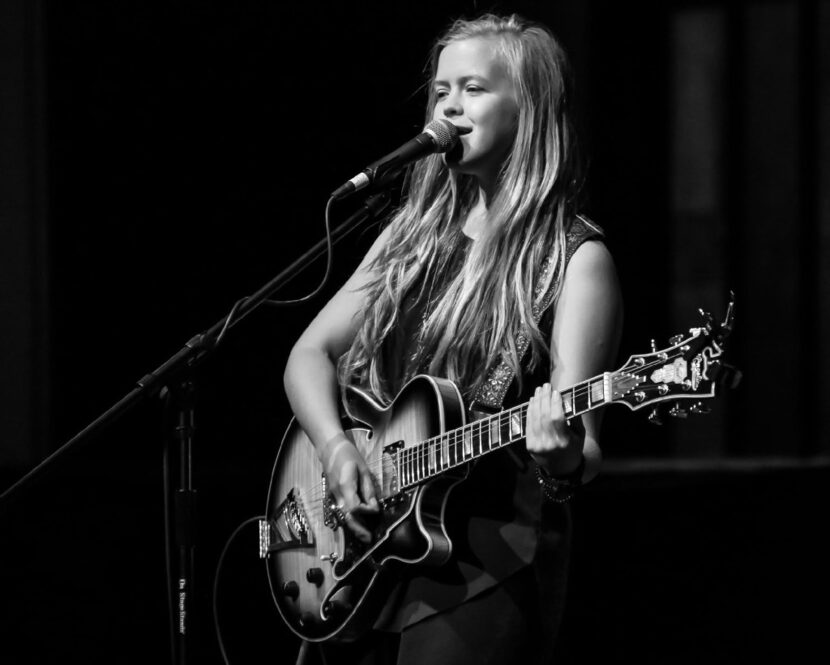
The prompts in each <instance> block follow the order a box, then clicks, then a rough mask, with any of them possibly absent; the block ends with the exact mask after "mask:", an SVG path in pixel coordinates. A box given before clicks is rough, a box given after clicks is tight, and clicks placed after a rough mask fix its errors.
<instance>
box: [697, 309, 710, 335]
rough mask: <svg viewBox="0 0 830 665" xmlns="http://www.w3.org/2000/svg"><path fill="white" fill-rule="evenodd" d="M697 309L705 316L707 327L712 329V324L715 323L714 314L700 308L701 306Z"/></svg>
mask: <svg viewBox="0 0 830 665" xmlns="http://www.w3.org/2000/svg"><path fill="white" fill-rule="evenodd" d="M697 311H698V313H699V314H700V316H701V317H702V318H703V320H704V321H705V322H706V329H707V330H709V331H711V330H712V324H713V323H714V319H713V318H712V315H711V314H710V313H709V312H705V311H703V309H700V308H698V310H697Z"/></svg>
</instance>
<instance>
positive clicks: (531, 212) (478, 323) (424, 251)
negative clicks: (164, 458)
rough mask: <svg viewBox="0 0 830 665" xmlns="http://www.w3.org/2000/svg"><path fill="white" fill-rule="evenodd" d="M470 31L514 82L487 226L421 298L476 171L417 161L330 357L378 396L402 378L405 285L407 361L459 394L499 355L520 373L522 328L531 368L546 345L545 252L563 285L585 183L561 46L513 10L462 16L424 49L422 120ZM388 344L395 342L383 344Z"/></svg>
mask: <svg viewBox="0 0 830 665" xmlns="http://www.w3.org/2000/svg"><path fill="white" fill-rule="evenodd" d="M474 37H487V38H495V39H494V41H495V43H496V48H497V53H498V54H499V56H500V57H501V58H502V60H503V63H504V64H505V65H506V67H507V71H508V75H509V76H510V78H511V80H512V81H513V85H514V89H515V91H516V97H517V102H518V106H519V118H518V123H517V129H516V136H515V139H514V142H513V146H512V150H511V152H510V154H509V156H508V157H507V159H506V160H505V162H504V164H503V167H502V169H501V172H500V175H499V181H498V187H497V193H496V195H495V196H494V197H493V199H492V200H491V201H490V206H489V209H488V213H487V215H488V219H487V224H486V231H485V232H484V234H483V235H482V236H480V237H479V238H478V239H477V240H476V242H475V243H473V244H472V246H471V248H470V250H469V254H468V256H467V259H466V261H465V262H464V265H463V267H462V268H461V269H460V271H459V272H458V273H457V274H456V275H455V276H454V278H453V279H452V281H450V282H449V283H447V284H445V285H442V289H441V294H440V297H438V298H437V299H436V300H435V301H434V302H427V301H428V300H429V299H430V297H431V295H430V293H429V292H430V291H431V289H427V288H426V283H427V281H428V276H429V275H434V274H436V271H441V270H442V269H443V268H444V267H445V266H446V263H447V261H448V259H449V256H450V254H451V252H450V251H449V250H448V248H453V247H456V246H457V245H458V243H460V242H462V231H461V223H460V222H461V221H463V219H464V218H465V215H466V214H467V213H468V212H469V211H470V209H471V208H472V206H473V204H474V203H475V202H476V199H477V197H478V186H477V183H476V181H475V179H474V178H473V177H472V176H468V175H463V174H457V173H454V172H451V171H450V170H449V169H448V168H447V167H446V165H445V163H444V161H443V159H442V158H441V156H439V155H432V156H430V157H429V158H426V159H423V160H421V161H420V162H418V163H417V164H416V165H415V166H414V167H413V169H412V171H411V173H410V174H409V177H408V178H407V181H406V183H405V191H406V195H405V196H404V199H403V203H402V205H401V207H400V209H399V210H398V211H397V212H396V214H395V215H394V216H393V218H392V220H391V221H390V225H391V227H392V228H391V233H390V236H389V240H388V243H387V244H386V246H385V247H384V248H383V250H382V251H381V252H380V253H379V255H378V256H377V258H376V259H375V261H374V262H373V264H372V265H371V266H370V268H371V271H372V276H373V277H372V279H371V280H370V282H369V284H368V285H367V286H366V290H367V302H368V306H367V308H366V310H365V312H364V313H363V319H362V322H361V324H360V328H359V331H358V333H357V335H356V337H355V339H354V341H353V343H352V345H351V348H350V349H349V351H348V352H347V353H346V354H344V356H343V357H342V358H341V359H340V362H339V365H338V369H339V377H340V381H341V385H343V386H345V385H347V384H355V383H356V384H359V385H361V386H363V387H365V388H368V389H369V390H371V391H372V392H373V393H374V394H375V396H376V397H378V398H379V399H380V400H382V401H384V402H388V401H391V399H392V398H393V397H394V396H395V393H396V392H397V390H399V389H400V387H401V385H397V384H396V382H395V380H394V379H393V378H392V377H400V373H401V367H402V363H403V362H404V359H403V352H404V349H396V348H394V347H395V345H396V344H400V343H401V340H400V335H399V334H398V335H396V332H397V331H396V328H397V327H398V326H399V324H400V323H401V318H402V317H401V314H402V311H401V310H402V307H403V306H404V302H405V300H406V301H407V302H410V299H411V298H413V294H414V298H415V299H416V302H419V303H420V304H421V305H422V306H426V308H427V309H426V311H427V316H426V318H425V320H424V322H423V325H422V329H421V332H420V340H421V345H420V347H419V349H418V350H417V351H416V353H417V355H418V358H417V359H416V362H415V363H414V366H415V367H423V369H424V371H426V372H427V373H429V374H433V375H436V376H443V377H445V378H448V379H451V380H453V381H455V382H456V383H457V384H458V385H459V387H460V388H461V390H462V393H463V394H464V395H465V397H467V398H469V397H470V396H471V395H472V393H473V391H474V390H475V388H476V387H477V386H478V385H479V383H481V382H482V381H483V380H484V378H485V377H486V374H487V371H488V370H489V369H490V368H491V367H492V366H493V365H494V364H495V362H496V361H497V360H498V359H499V357H500V356H501V355H502V354H505V358H506V359H507V360H508V362H509V363H510V365H511V366H512V368H513V369H514V371H515V372H516V375H517V377H519V378H521V374H522V372H521V371H520V369H521V368H520V363H521V360H522V359H521V358H520V357H519V353H518V351H517V348H516V340H515V338H516V334H517V332H518V331H519V329H520V328H524V329H525V330H526V331H528V333H529V337H530V340H531V344H530V356H529V360H528V365H527V367H528V369H530V370H532V369H534V368H535V367H536V366H537V365H538V363H539V362H540V361H541V360H542V359H543V358H545V357H547V355H548V353H549V350H548V344H547V340H546V339H544V336H543V335H542V334H541V333H540V331H539V328H538V326H537V324H536V321H534V318H533V315H532V306H533V298H534V295H533V294H534V289H535V288H536V287H537V286H538V285H537V281H538V279H539V277H540V268H541V266H542V263H543V260H544V259H545V257H550V258H551V260H552V263H551V265H552V266H554V269H552V270H550V271H549V272H548V275H547V282H548V283H547V284H544V285H541V286H542V288H547V287H548V286H550V285H551V284H554V285H557V286H556V288H560V285H561V282H562V279H561V277H562V274H563V272H564V260H563V256H564V242H565V234H566V232H567V230H568V227H569V224H570V223H571V220H572V219H573V217H574V215H575V213H576V212H577V211H576V209H575V206H576V199H577V196H578V193H579V190H580V185H581V176H580V169H579V160H578V151H577V149H576V144H575V133H574V129H573V126H572V123H571V119H570V116H569V112H568V105H569V101H570V100H569V97H570V90H569V86H570V84H569V77H570V74H569V66H568V62H567V57H566V54H565V52H564V50H563V49H562V47H561V46H560V45H559V43H558V42H557V40H556V39H555V38H554V37H553V35H552V34H551V33H550V31H549V30H548V29H547V28H545V27H544V26H541V25H538V24H534V23H530V22H527V21H525V20H524V19H522V18H520V17H518V16H516V15H511V16H506V17H502V16H496V15H494V14H485V15H483V16H481V17H479V18H477V19H474V20H463V19H459V20H457V21H455V22H454V23H453V24H452V25H451V26H450V28H449V30H448V31H447V32H446V33H445V34H444V36H443V37H441V38H439V39H438V40H437V42H436V43H435V45H434V47H433V49H432V53H431V58H430V68H429V77H430V86H429V91H430V92H429V102H428V105H427V112H426V120H427V121H429V120H431V119H432V113H433V109H434V108H435V104H436V97H435V91H434V88H433V86H432V82H433V81H434V79H435V75H436V70H437V65H438V57H439V55H440V53H441V51H442V50H443V49H444V48H445V47H446V46H447V45H448V44H451V43H454V42H458V41H462V40H466V39H471V38H474ZM390 347H392V352H391V353H384V352H382V351H381V349H383V348H386V349H389V348H390ZM406 351H407V352H408V353H411V352H412V351H413V350H412V349H407V350H406ZM419 371H420V370H419ZM400 378H403V379H406V378H409V377H400Z"/></svg>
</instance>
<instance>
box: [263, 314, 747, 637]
mask: <svg viewBox="0 0 830 665" xmlns="http://www.w3.org/2000/svg"><path fill="white" fill-rule="evenodd" d="M701 314H703V316H704V318H705V320H704V325H703V326H701V327H699V328H692V329H691V330H690V331H689V334H688V335H677V336H675V337H672V338H671V340H670V342H669V343H670V346H668V347H667V348H665V349H663V350H659V351H658V350H655V349H654V344H653V342H652V352H651V353H645V354H640V355H633V356H631V357H629V359H628V361H627V362H626V363H625V364H624V365H623V366H622V367H621V368H620V369H618V370H617V371H614V372H605V373H603V374H601V375H599V376H595V377H593V378H590V379H588V380H586V381H582V382H581V383H578V384H576V385H574V386H572V387H570V388H566V389H563V390H560V393H561V394H562V400H563V404H564V408H565V416H566V418H573V417H576V416H579V415H581V414H583V413H586V412H588V411H590V410H592V409H597V408H600V407H602V406H605V405H607V404H624V405H625V406H627V407H628V408H629V409H631V410H632V411H636V410H638V409H642V408H644V407H648V406H651V407H655V409H656V408H658V407H664V406H665V405H666V403H672V406H671V408H670V409H669V410H668V413H669V414H670V415H673V416H684V415H686V414H687V413H689V412H691V413H705V412H707V411H708V409H707V407H706V405H705V404H704V400H706V399H709V398H713V397H715V396H716V393H717V391H718V388H719V387H721V386H723V385H727V386H729V387H734V386H735V385H737V382H738V380H739V378H740V372H738V371H737V370H735V369H734V368H732V367H730V366H729V365H726V364H725V363H724V362H723V353H724V340H725V338H726V337H727V336H728V334H729V332H730V331H731V329H732V322H733V303H732V302H730V304H729V308H728V310H727V313H726V317H725V320H724V322H723V323H720V324H718V323H715V322H714V321H713V319H712V317H711V316H709V315H708V314H705V313H704V312H702V311H701ZM349 397H350V400H349V403H350V408H349V415H350V416H351V417H352V419H353V420H354V421H356V422H357V423H360V424H362V425H363V426H362V427H355V428H353V429H349V430H347V432H346V434H347V435H348V436H349V438H351V439H352V441H353V442H354V443H355V445H356V446H357V448H358V450H359V451H360V453H361V454H362V455H363V457H364V458H365V459H366V462H367V464H368V465H369V469H370V471H371V472H372V474H373V475H374V477H375V480H376V487H377V488H378V490H379V497H378V500H379V503H380V507H381V510H380V514H379V515H378V516H377V519H376V520H375V521H374V522H373V523H372V524H371V529H372V534H373V535H372V539H371V542H369V543H368V544H365V543H362V542H361V541H359V540H358V539H357V538H356V537H354V535H353V534H352V532H351V531H349V530H348V529H347V528H345V527H344V525H343V514H342V513H341V512H340V511H339V509H338V508H337V506H336V505H335V501H334V498H333V495H332V494H331V493H330V492H329V490H328V487H327V484H326V478H325V475H324V473H323V470H322V466H321V464H320V462H319V460H318V459H317V455H316V453H315V450H314V448H313V446H312V444H311V442H310V440H309V439H308V438H307V437H306V435H305V433H304V432H303V430H302V429H301V428H300V427H299V425H298V424H297V421H296V419H293V420H292V421H291V423H290V424H289V427H288V429H287V431H286V432H285V435H284V437H283V440H282V444H281V446H280V449H279V453H278V455H277V459H276V462H275V465H274V470H273V474H272V476H271V485H270V488H269V490H268V502H267V508H266V519H264V520H260V523H259V536H260V537H259V553H260V557H261V558H262V559H264V560H265V562H266V568H267V573H268V581H269V584H270V587H271V593H272V595H273V598H274V601H275V603H276V605H277V608H278V610H279V613H280V615H281V616H282V618H283V620H284V621H285V623H286V624H287V625H288V627H289V628H290V629H291V630H292V631H293V632H294V633H296V634H297V635H298V636H299V637H301V638H302V639H304V640H307V641H310V642H320V641H324V640H332V641H350V640H353V639H356V638H357V637H359V636H360V635H361V634H362V633H363V632H364V631H365V630H367V629H368V628H370V627H371V625H372V624H373V622H374V620H375V619H376V616H377V613H378V612H379V611H380V609H381V607H382V604H383V602H384V600H385V599H386V592H388V590H389V588H390V585H391V584H393V583H394V581H395V580H396V579H397V578H398V577H399V575H400V573H401V572H402V571H403V570H404V569H406V568H407V567H408V566H438V565H441V564H442V563H444V562H445V561H446V560H447V559H448V558H449V556H450V554H451V552H452V542H451V541H450V538H449V536H448V535H447V532H446V530H445V527H444V524H443V514H444V506H445V504H446V501H447V498H448V495H449V493H450V490H451V489H452V488H453V487H454V486H455V485H457V484H458V483H459V482H461V481H463V480H464V478H465V477H466V474H467V470H468V468H469V465H470V462H473V461H474V460H476V459H478V458H480V457H482V456H483V455H487V454H488V453H490V452H492V451H495V450H499V449H501V448H503V447H505V446H509V445H511V444H513V443H516V442H518V441H521V440H522V439H523V438H524V436H525V420H526V414H527V408H528V403H524V404H520V405H518V406H514V407H512V408H510V409H506V410H504V411H501V412H500V413H497V414H495V415H492V416H488V417H485V418H482V419H480V420H475V421H473V422H469V423H468V422H467V411H466V409H465V406H464V403H463V401H462V398H461V395H460V393H459V391H458V389H457V388H456V386H455V384H453V383H452V382H450V381H447V380H444V379H438V378H435V377H431V376H426V375H419V376H416V377H414V378H413V379H412V380H411V381H409V382H408V383H407V384H406V385H405V386H404V387H403V388H402V389H401V391H400V392H399V393H398V395H397V396H396V397H395V399H394V401H393V402H392V403H391V404H389V405H388V406H386V407H383V406H381V405H380V404H378V402H377V401H376V400H375V399H374V398H373V397H372V396H371V395H369V394H367V393H365V392H362V391H360V390H358V389H350V395H349ZM684 403H685V404H687V405H688V409H687V408H684V406H682V405H683V404H684ZM655 414H656V410H655V411H653V412H652V419H654V418H655Z"/></svg>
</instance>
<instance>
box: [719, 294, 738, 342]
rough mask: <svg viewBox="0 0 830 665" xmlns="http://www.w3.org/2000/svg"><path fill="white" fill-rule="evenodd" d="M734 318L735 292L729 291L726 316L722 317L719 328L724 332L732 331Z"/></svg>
mask: <svg viewBox="0 0 830 665" xmlns="http://www.w3.org/2000/svg"><path fill="white" fill-rule="evenodd" d="M734 320H735V292H734V291H730V292H729V305H728V306H727V307H726V316H724V317H723V323H721V328H722V329H723V330H724V331H725V332H726V333H730V332H732V323H733V322H734Z"/></svg>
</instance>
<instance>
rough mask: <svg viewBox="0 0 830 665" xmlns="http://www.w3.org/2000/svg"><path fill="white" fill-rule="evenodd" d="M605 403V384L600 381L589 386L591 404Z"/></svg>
mask: <svg viewBox="0 0 830 665" xmlns="http://www.w3.org/2000/svg"><path fill="white" fill-rule="evenodd" d="M604 402H605V382H604V381H603V380H602V379H600V380H599V381H595V382H594V383H592V384H591V403H592V404H597V403H604Z"/></svg>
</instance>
